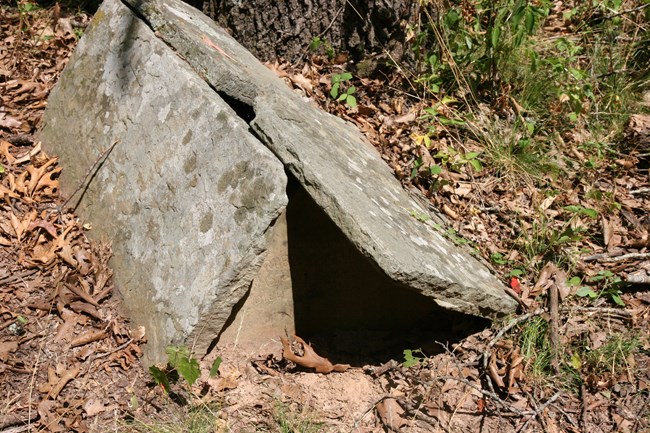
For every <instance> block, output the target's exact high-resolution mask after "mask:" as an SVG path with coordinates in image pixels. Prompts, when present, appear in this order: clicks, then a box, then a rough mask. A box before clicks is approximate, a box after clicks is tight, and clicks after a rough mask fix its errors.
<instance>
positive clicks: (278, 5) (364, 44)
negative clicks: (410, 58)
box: [186, 0, 418, 61]
mask: <svg viewBox="0 0 650 433" xmlns="http://www.w3.org/2000/svg"><path fill="white" fill-rule="evenodd" d="M186 1H187V0H186ZM190 1H194V2H197V1H200V0H190ZM417 3H418V2H415V1H412V0H245V1H244V0H204V1H203V11H204V12H205V13H206V14H207V15H208V16H210V17H211V18H212V19H213V20H215V21H216V22H217V23H218V24H220V25H221V26H222V27H224V28H226V29H228V30H229V31H230V32H231V33H232V35H233V37H235V39H237V40H238V41H239V42H240V43H241V44H242V45H244V46H245V47H246V48H248V49H249V50H250V51H251V52H252V53H253V54H255V55H256V56H257V57H258V58H260V59H261V60H265V61H266V60H274V59H277V58H280V57H282V58H284V59H285V60H288V61H296V60H297V59H299V58H301V57H302V56H303V55H304V54H305V53H307V50H308V48H309V45H310V44H311V42H312V40H314V38H316V37H319V38H320V39H321V40H323V41H325V42H324V43H325V44H328V45H329V46H331V48H332V49H333V50H334V51H335V52H336V53H337V54H338V53H340V52H348V53H349V54H350V55H351V57H352V59H355V60H359V59H362V58H365V57H366V56H367V55H369V54H377V53H386V52H388V53H390V54H391V56H396V57H397V58H398V59H399V58H401V57H402V54H403V51H404V49H403V46H404V39H405V34H406V27H405V22H406V21H407V20H408V19H409V18H411V17H412V16H413V14H414V9H415V7H416V5H417Z"/></svg>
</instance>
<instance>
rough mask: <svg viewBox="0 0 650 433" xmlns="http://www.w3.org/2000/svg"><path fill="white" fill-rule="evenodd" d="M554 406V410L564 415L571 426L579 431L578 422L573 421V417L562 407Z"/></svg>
mask: <svg viewBox="0 0 650 433" xmlns="http://www.w3.org/2000/svg"><path fill="white" fill-rule="evenodd" d="M552 406H553V408H554V409H555V410H557V411H558V412H560V413H561V414H562V415H564V417H565V418H566V419H567V421H569V424H571V425H572V426H573V427H575V428H576V431H578V427H579V426H578V423H577V422H576V420H574V419H573V417H572V416H571V415H569V413H568V412H567V411H566V410H564V409H562V408H561V407H560V406H557V405H555V404H554V405H552Z"/></svg>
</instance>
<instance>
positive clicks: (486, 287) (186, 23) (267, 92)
mask: <svg viewBox="0 0 650 433" xmlns="http://www.w3.org/2000/svg"><path fill="white" fill-rule="evenodd" d="M125 1H126V2H127V3H129V4H130V5H131V6H132V7H133V8H134V9H135V10H137V11H138V13H139V14H141V16H142V17H143V19H144V20H146V21H147V22H148V23H149V25H150V26H151V27H152V29H153V30H155V31H156V34H158V35H159V37H160V38H161V39H162V40H164V41H165V42H166V43H167V44H169V45H170V46H171V47H173V48H174V50H176V51H177V52H178V53H179V54H180V55H181V56H182V57H183V58H184V59H185V60H186V61H187V62H188V64H189V65H191V67H192V68H194V70H195V71H196V72H197V74H198V75H200V76H201V77H203V78H204V79H205V80H206V81H207V82H208V83H209V84H210V85H211V86H212V87H213V88H214V89H215V90H217V91H218V92H220V93H223V94H226V95H228V96H229V97H230V98H232V99H233V100H237V101H240V102H241V103H243V104H245V105H247V106H248V107H247V108H246V107H244V108H246V109H244V110H242V112H244V113H245V114H246V115H245V116H244V117H245V118H246V117H250V118H246V120H247V121H250V124H251V126H252V128H253V129H254V130H255V131H256V132H257V134H258V136H259V138H260V139H261V140H262V141H263V142H264V143H265V144H266V145H267V146H268V147H269V148H270V149H271V150H273V152H274V153H275V154H276V155H277V156H278V158H280V160H281V161H282V162H283V163H284V164H285V166H286V167H287V168H288V169H289V170H290V171H291V172H292V173H293V174H294V175H295V176H296V177H297V178H298V180H299V181H300V182H301V183H302V184H303V186H304V187H305V189H306V190H307V192H308V193H309V194H310V195H311V196H312V197H313V198H314V200H315V201H316V202H317V203H318V204H319V205H320V206H321V207H322V208H323V209H324V210H325V212H327V214H328V215H329V217H330V218H331V219H332V220H333V221H334V222H335V223H336V224H337V225H338V226H339V227H340V228H341V230H342V231H343V232H344V234H345V235H346V236H347V237H348V238H349V239H350V240H351V241H352V243H353V244H354V245H356V247H357V248H358V249H359V250H360V251H361V252H363V253H364V254H365V255H366V256H367V257H369V258H370V259H371V260H372V261H373V262H374V263H375V264H376V265H377V266H379V268H381V269H382V270H383V271H384V272H385V273H386V274H387V275H388V276H390V277H391V278H392V279H394V280H395V281H398V282H401V283H403V284H404V285H405V286H407V287H409V288H411V289H414V290H417V291H419V292H420V293H422V294H424V295H426V296H429V297H432V298H434V299H435V300H436V301H437V302H438V303H439V304H440V305H441V306H443V307H446V308H449V309H452V310H455V311H459V312H462V313H468V314H473V315H478V316H482V317H488V318H492V317H495V316H500V315H503V314H506V313H509V312H511V311H513V310H514V308H515V306H516V304H515V301H514V300H513V299H511V298H510V297H508V296H507V295H506V294H505V293H504V290H503V287H502V285H501V283H500V282H499V281H498V280H497V278H495V277H494V276H493V275H492V274H491V273H490V272H489V271H488V270H487V269H486V268H485V266H483V265H482V264H481V263H480V262H479V261H477V260H476V259H475V258H473V257H471V256H470V255H469V254H468V253H467V252H465V251H463V250H460V249H459V248H457V247H456V246H454V245H453V244H452V243H451V242H449V241H448V240H447V239H445V238H444V237H443V236H442V235H441V234H440V233H439V232H438V231H436V230H435V229H434V228H432V227H431V225H429V224H423V223H422V222H420V221H418V220H416V219H415V218H413V217H412V216H411V215H412V214H413V213H417V214H420V215H421V214H426V213H427V212H426V211H425V210H424V209H422V208H421V207H420V206H419V205H418V204H417V203H415V202H414V201H413V200H412V199H411V198H410V197H409V196H408V194H407V193H405V192H404V190H403V189H402V188H401V185H400V184H399V182H398V181H397V180H396V179H395V178H394V176H393V175H392V173H391V172H390V170H389V168H388V167H387V165H386V164H385V163H384V162H383V161H382V160H381V158H380V156H379V155H378V153H377V152H376V151H375V149H374V148H372V146H371V145H370V144H369V143H367V142H366V141H365V140H364V138H363V137H362V136H361V134H360V133H359V132H358V131H357V130H356V129H355V128H353V127H351V126H350V125H348V124H346V123H345V122H343V121H342V120H340V119H338V118H336V117H334V116H331V115H328V114H326V113H323V112H322V111H320V110H319V109H317V108H315V107H313V106H312V105H310V104H308V103H306V102H304V101H302V100H301V99H300V98H299V97H298V96H297V95H295V94H294V93H293V92H292V91H291V90H290V89H288V88H287V87H286V86H285V84H284V83H283V82H282V81H281V80H279V79H278V78H277V77H275V75H274V74H273V73H272V72H271V71H270V70H268V69H267V68H266V67H265V66H263V65H262V64H261V63H260V62H259V61H257V60H256V59H255V58H254V57H253V56H252V55H251V54H250V53H249V52H248V51H246V50H245V49H244V48H243V47H242V46H241V45H239V44H238V43H237V42H236V41H235V40H234V39H232V38H231V37H230V36H228V35H227V34H226V33H225V32H224V31H223V30H222V29H220V28H218V27H217V26H216V25H214V23H213V22H211V21H210V19H209V18H207V17H205V16H204V15H203V14H201V13H200V12H199V11H197V10H195V9H193V8H192V7H190V6H187V5H186V4H184V3H182V2H181V1H180V0H125ZM243 104H242V105H243ZM240 108H241V107H240ZM240 114H241V113H240ZM251 118H252V120H251ZM434 217H435V216H434Z"/></svg>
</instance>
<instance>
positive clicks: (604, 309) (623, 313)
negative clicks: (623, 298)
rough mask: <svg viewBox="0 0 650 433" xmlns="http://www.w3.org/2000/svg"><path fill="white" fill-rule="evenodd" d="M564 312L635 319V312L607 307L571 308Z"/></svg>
mask: <svg viewBox="0 0 650 433" xmlns="http://www.w3.org/2000/svg"><path fill="white" fill-rule="evenodd" d="M562 311H585V312H588V313H603V314H611V315H615V316H625V317H634V311H630V310H622V309H619V308H607V307H571V308H563V309H562Z"/></svg>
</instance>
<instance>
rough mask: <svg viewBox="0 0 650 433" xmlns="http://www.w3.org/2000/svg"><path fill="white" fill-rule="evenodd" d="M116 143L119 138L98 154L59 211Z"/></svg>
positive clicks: (81, 186)
mask: <svg viewBox="0 0 650 433" xmlns="http://www.w3.org/2000/svg"><path fill="white" fill-rule="evenodd" d="M117 143H119V140H115V141H113V144H111V145H110V146H109V147H108V148H107V149H106V150H104V151H103V152H102V153H100V154H99V156H98V157H97V159H95V162H94V163H93V165H92V166H91V167H90V168H89V169H88V171H87V172H86V174H85V175H84V177H83V178H82V179H81V181H80V182H79V185H77V188H75V190H74V191H73V192H72V194H70V197H68V198H67V199H66V200H65V201H64V202H63V204H62V205H61V206H60V208H59V209H60V210H61V212H63V210H64V209H65V207H66V205H67V204H68V203H69V202H70V200H72V198H73V197H74V196H75V195H76V194H77V193H78V192H79V191H80V190H81V188H83V186H84V185H85V183H86V181H87V180H88V178H89V177H90V175H91V174H93V173H94V171H95V167H97V165H98V164H99V162H100V161H102V160H104V159H105V157H107V156H108V155H109V154H110V153H111V152H112V151H113V148H114V147H115V145H117Z"/></svg>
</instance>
